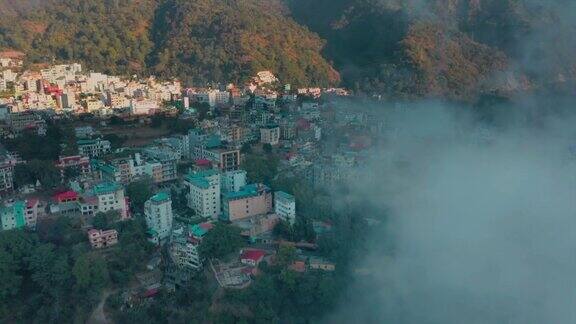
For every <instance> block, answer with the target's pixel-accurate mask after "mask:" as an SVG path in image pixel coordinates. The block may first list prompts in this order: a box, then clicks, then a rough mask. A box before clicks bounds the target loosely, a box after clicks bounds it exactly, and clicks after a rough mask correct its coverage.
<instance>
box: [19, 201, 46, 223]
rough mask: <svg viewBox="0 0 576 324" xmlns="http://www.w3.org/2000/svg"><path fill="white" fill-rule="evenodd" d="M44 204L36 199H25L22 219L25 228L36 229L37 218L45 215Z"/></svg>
mask: <svg viewBox="0 0 576 324" xmlns="http://www.w3.org/2000/svg"><path fill="white" fill-rule="evenodd" d="M44 208H45V207H44V204H43V203H42V202H41V201H40V199H38V198H29V199H26V210H25V211H24V218H25V221H26V227H28V228H30V229H36V224H37V223H38V218H39V217H42V216H44V215H45V214H46V211H45V209H44Z"/></svg>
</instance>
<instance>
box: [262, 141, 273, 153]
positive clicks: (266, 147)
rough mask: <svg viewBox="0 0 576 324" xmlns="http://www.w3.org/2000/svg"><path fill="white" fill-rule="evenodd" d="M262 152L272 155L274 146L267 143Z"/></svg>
mask: <svg viewBox="0 0 576 324" xmlns="http://www.w3.org/2000/svg"><path fill="white" fill-rule="evenodd" d="M262 150H264V153H266V154H270V153H272V145H271V144H270V143H265V144H264V145H262Z"/></svg>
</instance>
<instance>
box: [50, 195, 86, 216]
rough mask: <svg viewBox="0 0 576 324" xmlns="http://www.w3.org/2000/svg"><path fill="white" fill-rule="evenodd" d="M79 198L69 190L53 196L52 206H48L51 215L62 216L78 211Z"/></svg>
mask: <svg viewBox="0 0 576 324" xmlns="http://www.w3.org/2000/svg"><path fill="white" fill-rule="evenodd" d="M79 201H80V196H79V195H78V193H76V192H75V191H72V190H69V191H64V192H60V193H57V194H56V195H54V204H52V205H51V206H50V212H51V213H53V214H54V213H58V214H62V215H68V214H75V213H77V212H78V211H79V208H80V205H79Z"/></svg>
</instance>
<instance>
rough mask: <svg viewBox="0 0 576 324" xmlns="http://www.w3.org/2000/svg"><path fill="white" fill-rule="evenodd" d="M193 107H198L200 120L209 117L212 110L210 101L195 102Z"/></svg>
mask: <svg viewBox="0 0 576 324" xmlns="http://www.w3.org/2000/svg"><path fill="white" fill-rule="evenodd" d="M192 107H193V108H194V109H196V112H197V113H198V120H200V121H202V120H204V119H206V118H208V113H209V112H210V105H209V104H208V103H206V102H203V103H194V104H193V105H192Z"/></svg>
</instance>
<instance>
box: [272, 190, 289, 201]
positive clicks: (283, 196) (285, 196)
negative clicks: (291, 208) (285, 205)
mask: <svg viewBox="0 0 576 324" xmlns="http://www.w3.org/2000/svg"><path fill="white" fill-rule="evenodd" d="M274 196H275V197H277V198H281V199H284V200H294V196H292V195H291V194H289V193H285V192H284V191H276V192H275V193H274Z"/></svg>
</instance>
